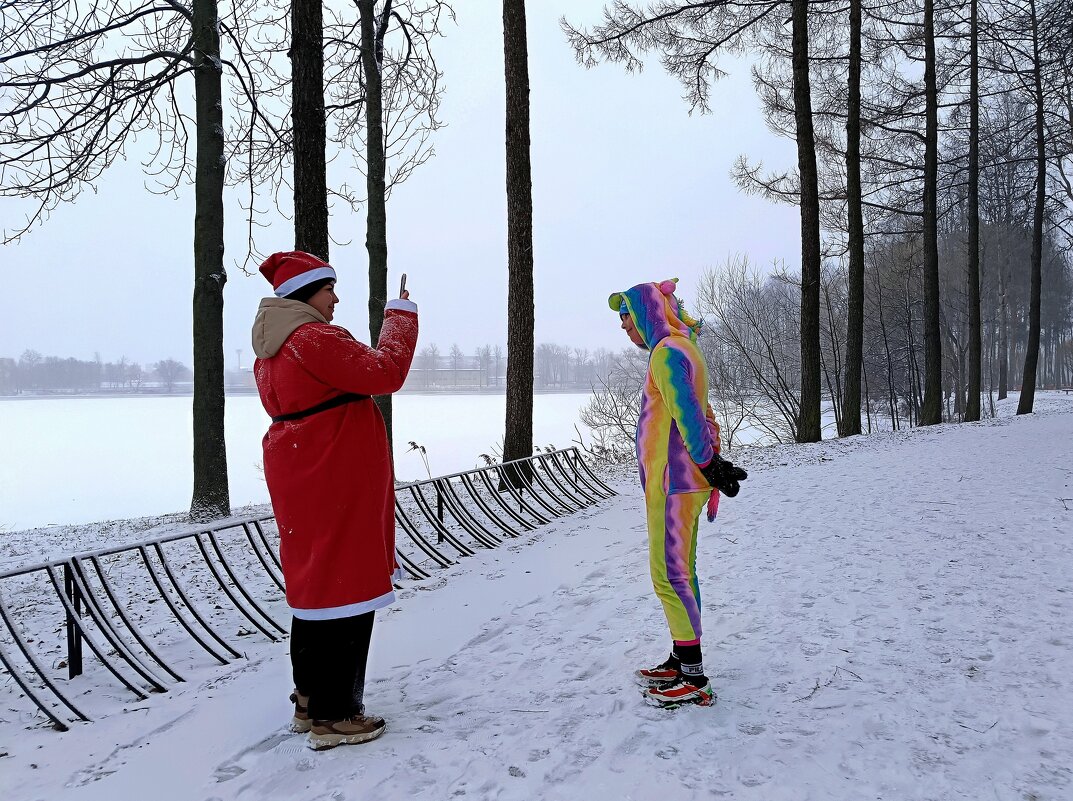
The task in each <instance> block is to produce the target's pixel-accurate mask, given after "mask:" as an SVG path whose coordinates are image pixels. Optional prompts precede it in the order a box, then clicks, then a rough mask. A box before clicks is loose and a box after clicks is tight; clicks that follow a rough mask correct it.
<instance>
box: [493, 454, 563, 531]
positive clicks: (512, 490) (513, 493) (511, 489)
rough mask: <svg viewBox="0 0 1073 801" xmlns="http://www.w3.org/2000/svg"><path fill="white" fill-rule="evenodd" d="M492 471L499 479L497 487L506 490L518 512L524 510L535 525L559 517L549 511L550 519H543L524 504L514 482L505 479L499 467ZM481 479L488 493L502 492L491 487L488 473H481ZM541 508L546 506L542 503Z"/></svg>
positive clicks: (505, 476)
mask: <svg viewBox="0 0 1073 801" xmlns="http://www.w3.org/2000/svg"><path fill="white" fill-rule="evenodd" d="M492 469H493V470H494V471H495V473H496V476H497V477H498V479H499V486H500V487H502V488H503V490H506V491H507V494H509V495H510V497H512V498H513V499H514V500H515V502H516V503H517V504H518V509H519V511H522V510H524V511H525V512H527V513H528V514H530V515H532V516H533V517H534V518H535V519H536V521H537V523H539V524H540V525H546V524H548V523H550V522H551V521H552V518H555V517H561V515H559V514H558V513H557V512H555V511H551V517H545V516H544V515H543V514H542V513H540V512H538V511H537V510H536V509H534V508H533V507H532V506H531V505H530V504H529V503H527V502H526V500H525V498H523V497H522V492H521V490H520V489H519V488H518V487H515V486H514V481H512V480H510V479H509V478H507V475H506V473H505V472H504V471H503V469H502V466H501V465H495V466H494V467H493V468H492ZM488 472H492V471H491V470H489V471H488ZM481 478H482V479H484V483H485V486H487V487H488V491H489V492H491V493H494V494H498V493H499V492H501V491H502V490H500V489H498V488H496V487H493V486H492V482H491V480H490V476H489V475H488V473H482V474H481ZM530 494H531V495H532V493H530ZM534 497H535V496H534ZM541 506H545V507H546V506H547V505H546V504H544V503H541Z"/></svg>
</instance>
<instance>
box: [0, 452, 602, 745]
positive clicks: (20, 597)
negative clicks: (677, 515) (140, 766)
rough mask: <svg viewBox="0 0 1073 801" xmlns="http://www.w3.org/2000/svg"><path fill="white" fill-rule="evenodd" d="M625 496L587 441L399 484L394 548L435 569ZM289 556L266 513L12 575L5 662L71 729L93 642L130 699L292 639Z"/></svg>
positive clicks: (4, 587)
mask: <svg viewBox="0 0 1073 801" xmlns="http://www.w3.org/2000/svg"><path fill="white" fill-rule="evenodd" d="M614 494H615V492H614V490H612V489H611V488H610V487H609V486H607V484H605V483H604V482H603V481H601V480H600V479H599V478H598V477H597V476H596V475H595V474H594V473H593V472H592V471H591V470H590V469H589V467H588V465H587V464H586V463H585V461H584V460H583V459H582V458H581V455H580V454H579V453H578V451H577V449H576V448H570V449H568V450H560V451H547V452H543V453H538V454H536V455H534V456H532V457H529V458H527V459H520V460H518V461H515V462H508V463H506V464H491V465H488V466H486V467H482V468H478V469H475V470H468V471H466V472H462V473H455V474H453V475H449V476H440V477H438V478H433V479H428V480H424V481H417V482H414V483H412V484H403V485H399V486H397V487H396V490H395V521H396V538H395V539H396V557H397V559H398V562H399V565H400V566H401V567H402V568H403V570H404V571H405V572H406V573H408V574H409V576H410V577H411V578H412V579H414V580H417V581H420V580H423V579H427V578H429V577H430V576H432V575H433V574H434V573H435V571H436V570H437V569H440V568H445V567H448V566H450V565H452V564H454V562H455V560H456V559H457V558H459V557H461V556H469V555H472V554H474V553H476V552H477V551H478V550H480V549H482V548H495V547H496V546H498V545H500V544H501V543H502V542H504V541H505V540H509V539H512V538H515V537H518V536H519V535H521V534H522V533H524V532H526V531H531V530H533V529H535V528H537V527H538V526H541V525H544V524H546V523H549V522H551V521H552V520H554V519H557V518H561V517H565V516H567V515H570V514H572V513H574V512H577V511H579V510H581V509H584V508H586V507H589V506H592V505H594V504H596V503H598V502H599V501H601V500H604V499H606V498H610V497H611V496H612V495H614ZM277 554H278V532H277V530H276V526H275V520H274V519H273V517H272V515H271V514H265V515H259V516H251V517H245V518H239V519H231V520H227V521H225V522H221V523H220V524H218V525H215V526H210V527H205V528H191V529H187V530H184V531H180V532H175V533H171V534H166V535H163V536H160V537H155V538H153V539H149V540H145V541H143V542H138V543H134V544H125V545H120V546H116V547H113V548H102V549H99V550H95V551H88V552H85V553H79V554H75V555H71V556H67V557H64V558H62V559H54V560H50V561H45V562H40V563H37V564H31V565H27V566H24V567H20V568H17V569H14V570H8V571H6V572H0V664H2V665H3V668H4V670H6V671H7V672H8V673H9V674H10V676H11V678H12V679H13V680H14V681H15V682H16V683H17V684H18V687H19V688H20V689H21V691H22V693H23V694H24V695H25V696H26V698H28V699H29V700H30V701H31V702H32V703H33V704H35V705H36V707H37V708H38V709H39V710H40V711H41V712H42V713H44V714H45V715H46V716H47V717H48V719H49V720H50V721H51V722H52V724H53V726H54V727H55V728H57V729H60V730H66V729H67V728H68V726H69V724H70V723H72V722H74V721H79V720H81V721H88V720H90V719H91V715H90V714H89V712H90V711H91V710H88V709H87V707H86V703H87V702H88V700H91V696H93V695H94V693H91V692H90V690H92V689H93V687H94V686H95V685H89V686H86V685H85V683H84V681H85V680H84V679H80V678H79V677H82V676H83V674H84V671H85V670H86V659H85V656H86V653H85V652H86V650H88V651H90V652H91V653H92V655H93V656H94V657H96V660H97V661H98V662H99V663H100V665H101V666H103V667H104V668H105V670H106V671H107V672H108V673H110V674H111V676H112V677H113V679H114V680H115V682H118V685H119V686H120V688H121V691H125V692H126V693H127V694H128V698H129V694H133V697H134V699H135V700H144V699H146V698H148V696H149V694H150V693H161V692H166V691H167V690H168V687H169V686H171V685H173V684H174V683H176V682H182V681H183V680H184V679H183V676H182V670H183V669H184V665H185V664H189V665H190V666H196V665H197V663H198V661H199V660H200V661H204V659H205V658H206V657H207V658H209V659H210V660H212V661H215V662H218V663H219V664H221V665H226V664H228V663H230V662H231V661H233V660H235V659H240V658H243V651H242V647H241V645H240V643H239V641H238V639H236V638H241V637H246V636H260V637H263V638H265V639H267V640H269V641H272V642H277V641H280V640H282V639H284V638H285V637H286V636H287V628H286V624H287V623H288V622H289V614H288V611H287V607H286V603H285V601H284V598H283V573H282V569H281V566H280V562H279V557H278V555H277ZM236 626H237V629H236V628H235V627H236ZM232 632H233V633H232ZM191 641H192V642H191ZM191 645H194V646H197V647H194V648H191ZM80 682H82V683H80ZM76 699H77V702H76ZM84 699H88V700H84Z"/></svg>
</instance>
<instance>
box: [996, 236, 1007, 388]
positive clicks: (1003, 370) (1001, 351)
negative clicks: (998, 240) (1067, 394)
mask: <svg viewBox="0 0 1073 801" xmlns="http://www.w3.org/2000/svg"><path fill="white" fill-rule="evenodd" d="M1009 264H1010V253H1009V249H1008V246H1007V249H1006V269H1007V270H1009ZM999 307H1000V317H1001V322H1000V328H999V343H998V399H999V400H1006V396H1007V394H1009V391H1010V311H1009V306H1008V305H1007V303H1006V276H1005V274H1003V275H1001V276H999Z"/></svg>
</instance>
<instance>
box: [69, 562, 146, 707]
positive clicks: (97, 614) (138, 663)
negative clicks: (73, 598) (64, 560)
mask: <svg viewBox="0 0 1073 801" xmlns="http://www.w3.org/2000/svg"><path fill="white" fill-rule="evenodd" d="M70 567H71V568H72V569H71V570H69V571H68V570H65V571H64V573H65V574H68V575H70V580H71V581H72V583H73V584H74V587H75V589H76V590H77V591H78V594H79V595H80V596H81V597H82V601H83V602H84V603H85V604H86V611H87V612H88V613H89V616H90V618H91V619H92V620H93V622H94V623H95V624H96V626H97V630H98V631H100V633H101V634H102V635H104V639H106V640H107V641H108V644H109V645H110V646H112V650H113V651H115V654H116V656H118V657H120V658H121V659H122V660H123V661H124V662H126V663H127V664H128V665H130V667H131V669H132V670H133V671H134V672H135V673H137V674H138V675H139V676H141V677H142V679H143V680H144V681H145V682H146V683H147V684H148V685H149V686H150V687H151V688H152V690H153V691H155V692H161V693H162V692H164V691H165V690H166V688H167V687H166V685H167V682H166V681H165V680H164V679H162V678H160V677H159V676H157V675H156V673H155V672H154V671H153V669H152V668H151V667H150V666H149V665H147V664H145V663H144V662H142V660H141V657H139V656H137V655H136V654H135V653H134V652H133V651H131V650H130V648H129V647H128V646H127V644H126V643H125V642H123V639H122V637H120V636H119V632H118V631H117V630H116V629H115V627H114V626H113V625H112V623H111V622H110V621H109V620H108V614H107V613H106V612H105V611H104V608H103V607H102V606H101V604H100V601H99V600H98V598H97V594H96V593H94V592H92V591H91V590H90V587H89V584H87V583H86V582H85V581H84V576H83V575H82V573H81V571H79V570H78V569H77V565H76V564H74V560H72V564H71V565H70ZM55 572H56V571H55V569H53V568H50V569H49V577H50V578H51V579H52V581H53V584H54V585H56V576H55ZM66 577H67V576H66V575H65V578H66ZM65 584H66V582H65ZM58 590H59V587H58V585H57V591H58ZM58 594H61V595H63V596H66V593H58ZM60 600H61V601H62V600H63V598H61V599H60ZM68 611H70V610H68ZM91 646H92V643H91Z"/></svg>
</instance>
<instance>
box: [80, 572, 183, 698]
mask: <svg viewBox="0 0 1073 801" xmlns="http://www.w3.org/2000/svg"><path fill="white" fill-rule="evenodd" d="M86 559H88V561H89V563H90V564H91V565H93V569H94V570H95V571H96V573H97V580H98V581H99V582H100V584H101V587H102V588H103V589H104V593H105V595H107V596H108V600H109V601H110V602H111V604H112V608H113V609H115V611H116V613H117V614H118V615H119V618H120V619H121V620H122V621H123V623H124V625H126V627H127V630H128V631H129V632H130V634H131V636H132V637H133V638H134V639H135V641H136V642H137V643H138V645H140V646H141V648H142V650H143V651H145V653H147V654H148V655H149V656H150V657H151V658H152V659H153V661H154V662H156V663H157V664H158V665H160V667H161V668H162V669H163V670H164V671H165V672H166V673H167V674H168V675H169V676H171V677H172V678H173V679H175V681H186V679H184V678H183V677H182V676H180V675H179V674H178V673H176V672H175V670H174V669H172V667H171V665H169V664H168V663H167V661H166V660H165V659H164V658H163V657H161V656H160V654H158V653H157V652H156V650H154V648H153V646H152V645H150V644H149V641H148V640H147V639H146V637H145V635H144V634H143V633H142V631H141V629H140V628H139V627H138V626H136V625H135V624H134V621H132V620H131V619H130V616H129V615H128V614H127V612H126V610H125V609H124V608H123V604H121V603H120V602H119V599H118V598H117V597H116V594H115V588H114V587H112V583H111V582H110V581H109V580H108V576H107V575H106V574H105V572H104V568H103V567H101V563H100V560H99V559H98V558H97V557H96V556H89V557H86ZM71 562H72V564H74V565H75V566H76V567H77V569H78V570H79V571H81V572H82V573H83V577H84V575H85V567H84V565H83V560H82V558H80V557H77V556H75V557H72V558H71Z"/></svg>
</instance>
